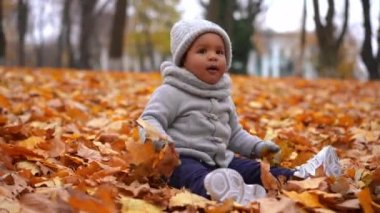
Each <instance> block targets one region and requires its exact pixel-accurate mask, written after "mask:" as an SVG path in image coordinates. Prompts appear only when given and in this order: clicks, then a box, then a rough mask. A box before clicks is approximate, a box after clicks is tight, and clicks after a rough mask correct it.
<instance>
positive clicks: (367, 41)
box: [360, 0, 380, 79]
mask: <svg viewBox="0 0 380 213" xmlns="http://www.w3.org/2000/svg"><path fill="white" fill-rule="evenodd" d="M362 6H363V19H364V41H363V46H362V49H361V52H360V55H361V57H362V59H363V62H364V64H365V66H366V68H367V70H368V73H369V78H370V79H379V78H380V72H379V62H378V61H379V55H380V48H378V54H377V60H376V58H375V55H374V54H373V48H372V42H371V40H372V27H371V18H370V9H371V3H370V1H369V0H362ZM377 36H378V37H377V39H378V42H379V44H380V40H379V39H380V38H379V37H380V36H379V33H378V35H377Z"/></svg>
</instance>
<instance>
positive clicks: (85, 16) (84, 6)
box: [75, 0, 97, 69]
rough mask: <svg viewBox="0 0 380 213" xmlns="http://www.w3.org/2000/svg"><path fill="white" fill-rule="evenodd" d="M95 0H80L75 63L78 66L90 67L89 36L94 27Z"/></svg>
mask: <svg viewBox="0 0 380 213" xmlns="http://www.w3.org/2000/svg"><path fill="white" fill-rule="evenodd" d="M96 4H97V0H80V7H81V10H82V11H81V24H80V30H81V32H80V44H79V52H80V53H79V60H78V61H77V62H76V63H75V65H76V66H77V67H79V68H84V69H86V68H91V64H90V59H91V54H90V53H91V51H90V37H91V34H92V30H93V28H94V27H95V21H94V19H95V17H94V10H95V6H96Z"/></svg>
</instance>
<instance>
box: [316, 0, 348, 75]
mask: <svg viewBox="0 0 380 213" xmlns="http://www.w3.org/2000/svg"><path fill="white" fill-rule="evenodd" d="M313 5H314V22H315V26H316V33H317V38H318V45H319V56H318V64H317V70H318V72H319V74H320V75H321V76H324V77H337V76H338V72H337V71H336V68H337V66H338V65H339V63H340V60H342V55H341V54H343V53H342V52H341V46H342V43H343V38H344V36H345V34H346V31H347V23H348V17H349V14H348V9H349V1H348V0H345V2H344V18H343V26H342V30H341V33H340V34H339V35H338V36H336V35H335V31H336V26H334V16H335V4H334V0H328V10H327V15H326V19H325V21H321V16H320V11H319V1H318V0H313Z"/></svg>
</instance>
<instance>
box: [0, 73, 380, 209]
mask: <svg viewBox="0 0 380 213" xmlns="http://www.w3.org/2000/svg"><path fill="white" fill-rule="evenodd" d="M233 81H234V88H233V93H234V94H233V98H234V101H235V103H236V106H237V110H238V114H239V116H240V119H241V124H242V125H243V127H244V128H245V129H247V130H248V131H250V132H251V133H252V134H256V135H258V136H260V137H262V138H265V139H267V140H273V141H275V142H276V143H277V144H279V145H280V146H281V150H282V152H281V153H280V154H278V155H275V156H267V158H266V159H264V160H263V161H262V170H261V171H262V172H263V175H262V180H263V183H264V186H265V187H266V189H267V190H268V193H269V196H268V197H267V198H264V199H260V200H258V201H257V202H252V203H251V204H250V205H249V206H239V205H238V204H236V203H233V202H232V201H226V202H224V203H216V202H213V201H209V200H206V199H204V198H202V197H199V196H197V195H194V194H191V193H189V192H187V191H186V190H176V189H172V188H170V187H168V186H167V185H166V180H167V177H168V176H170V174H171V172H172V170H173V168H174V167H175V166H176V165H177V164H178V157H177V155H176V153H175V152H174V149H173V147H172V146H171V145H166V146H165V148H164V149H162V150H161V151H159V152H157V151H155V149H154V146H153V145H152V143H151V142H150V141H149V140H148V142H147V143H145V144H143V143H141V142H140V141H139V136H138V129H137V123H136V120H137V118H138V116H139V115H140V113H141V112H142V110H143V108H144V106H145V104H146V103H147V101H148V99H149V96H150V94H151V93H152V92H153V91H154V89H155V88H156V87H157V86H158V85H159V84H160V83H161V78H160V76H159V74H157V73H156V74H137V73H116V72H111V73H102V72H87V71H74V70H58V69H42V70H32V69H26V68H1V67H0V210H1V211H2V210H4V211H8V212H47V211H48V212H77V211H83V212H133V211H134V212H161V211H168V212H174V211H178V212H183V211H184V212H189V211H190V212H197V211H200V212H229V211H242V212H258V211H261V212H279V211H285V212H292V211H293V212H299V211H304V210H306V211H317V212H332V211H339V212H341V211H350V212H351V211H353V212H355V211H357V212H361V211H364V212H378V211H380V205H379V204H380V167H379V165H380V83H379V82H369V83H360V82H357V81H337V80H316V81H307V80H303V79H298V78H284V79H262V78H255V77H242V76H233ZM328 144H331V145H333V146H334V147H336V148H337V151H338V155H339V157H340V158H341V164H342V165H343V167H344V169H343V171H344V174H343V175H342V176H341V177H338V178H327V177H324V176H319V177H315V178H311V179H306V180H291V181H288V182H286V183H285V182H284V181H283V180H282V179H280V180H277V179H275V178H273V177H272V176H271V175H270V173H269V163H271V164H279V165H281V166H283V167H288V168H293V167H294V166H297V165H300V164H301V163H303V162H305V161H306V160H307V159H308V158H310V157H311V156H312V155H313V154H315V153H316V152H317V151H318V150H319V149H321V147H323V146H325V145H328Z"/></svg>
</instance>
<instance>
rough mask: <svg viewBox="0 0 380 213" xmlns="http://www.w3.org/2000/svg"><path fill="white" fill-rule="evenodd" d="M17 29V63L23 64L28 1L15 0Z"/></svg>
mask: <svg viewBox="0 0 380 213" xmlns="http://www.w3.org/2000/svg"><path fill="white" fill-rule="evenodd" d="M17 10H18V13H17V29H18V33H19V37H18V41H19V45H18V55H19V65H21V66H24V65H25V35H26V31H27V25H28V10H29V9H28V3H27V1H26V0H18V2H17Z"/></svg>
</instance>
